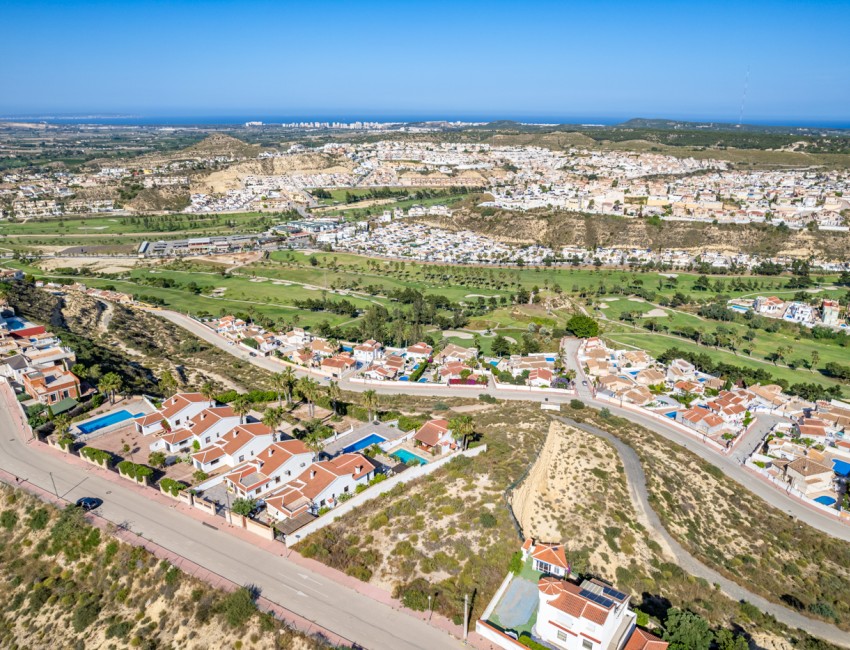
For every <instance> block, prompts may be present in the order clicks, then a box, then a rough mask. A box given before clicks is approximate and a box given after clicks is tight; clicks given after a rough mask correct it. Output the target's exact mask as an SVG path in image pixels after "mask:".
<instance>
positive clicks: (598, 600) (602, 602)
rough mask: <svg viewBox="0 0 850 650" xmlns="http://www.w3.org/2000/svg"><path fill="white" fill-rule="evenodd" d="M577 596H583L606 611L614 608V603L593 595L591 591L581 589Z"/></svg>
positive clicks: (603, 597)
mask: <svg viewBox="0 0 850 650" xmlns="http://www.w3.org/2000/svg"><path fill="white" fill-rule="evenodd" d="M579 595H580V596H584V597H585V598H587V599H588V600H590V601H592V602H594V603H596V604H597V605H602V607H605V608H606V609H609V608H611V607H613V606H614V601H612V600H610V599H608V598H605V596H600V595H599V594H595V593H593V592H592V591H588V590H587V589H582V590H581V591H580V592H579Z"/></svg>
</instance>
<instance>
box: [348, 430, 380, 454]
mask: <svg viewBox="0 0 850 650" xmlns="http://www.w3.org/2000/svg"><path fill="white" fill-rule="evenodd" d="M386 441H387V439H386V438H382V437H381V436H379V435H378V434H377V433H372V434H369V435H368V436H366V437H365V438H360V440H358V441H357V442H353V443H351V444H350V445H348V446H347V447H346V448H345V449H343V450H342V453H344V454H350V453H351V452H352V451H360V450H361V449H366V448H367V447H371V446H372V445H380V444H381V443H382V442H386Z"/></svg>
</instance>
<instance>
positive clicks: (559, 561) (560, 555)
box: [531, 542, 567, 570]
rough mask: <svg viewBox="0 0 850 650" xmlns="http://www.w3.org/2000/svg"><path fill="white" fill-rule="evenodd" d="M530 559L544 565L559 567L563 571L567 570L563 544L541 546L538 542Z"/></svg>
mask: <svg viewBox="0 0 850 650" xmlns="http://www.w3.org/2000/svg"><path fill="white" fill-rule="evenodd" d="M531 557H533V558H534V559H535V560H539V561H541V562H545V563H546V564H551V565H552V566H557V567H561V568H562V569H564V570H566V568H567V556H566V554H565V553H564V546H563V544H543V543H541V542H538V543H536V544H535V545H534V550H533V551H532V552H531Z"/></svg>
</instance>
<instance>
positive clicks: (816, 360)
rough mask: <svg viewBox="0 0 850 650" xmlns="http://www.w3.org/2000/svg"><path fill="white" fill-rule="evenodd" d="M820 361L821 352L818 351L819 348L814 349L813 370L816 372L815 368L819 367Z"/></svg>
mask: <svg viewBox="0 0 850 650" xmlns="http://www.w3.org/2000/svg"><path fill="white" fill-rule="evenodd" d="M818 361H820V352H818V351H817V350H812V365H811V370H812V372H814V371H815V368H817V365H818Z"/></svg>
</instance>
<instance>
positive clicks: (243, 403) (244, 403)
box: [230, 395, 251, 424]
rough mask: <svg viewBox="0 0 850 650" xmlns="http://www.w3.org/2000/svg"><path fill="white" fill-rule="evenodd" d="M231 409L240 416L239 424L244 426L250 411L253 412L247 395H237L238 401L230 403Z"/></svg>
mask: <svg viewBox="0 0 850 650" xmlns="http://www.w3.org/2000/svg"><path fill="white" fill-rule="evenodd" d="M230 408H232V409H233V412H234V413H236V415H238V416H239V424H242V423H244V421H245V416H246V415H248V411H250V410H251V402H249V401H248V398H247V397H246V396H245V395H237V396H236V399H234V400H233V401H232V402H231V403H230Z"/></svg>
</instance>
